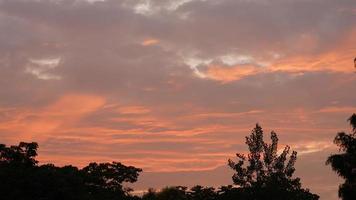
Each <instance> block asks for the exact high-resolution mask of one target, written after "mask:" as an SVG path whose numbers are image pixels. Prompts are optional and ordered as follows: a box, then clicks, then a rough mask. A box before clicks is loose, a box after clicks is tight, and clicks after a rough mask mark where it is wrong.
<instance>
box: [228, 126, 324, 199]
mask: <svg viewBox="0 0 356 200" xmlns="http://www.w3.org/2000/svg"><path fill="white" fill-rule="evenodd" d="M271 141H272V143H271V144H268V143H266V142H265V141H264V139H263V130H262V127H261V126H259V125H258V124H256V127H255V128H254V129H253V130H252V132H251V134H250V136H248V137H246V144H247V145H248V149H249V153H248V154H247V155H243V154H240V153H237V154H236V156H237V161H232V160H229V162H228V164H229V166H230V167H231V168H232V169H233V170H234V171H235V174H234V175H233V177H232V179H233V182H234V184H236V185H237V186H239V187H241V188H242V189H240V192H243V193H245V194H246V193H247V195H242V196H245V197H246V198H247V199H266V198H267V199H274V200H276V199H281V200H284V199H290V200H294V199H295V200H297V199H298V200H299V199H303V200H308V199H311V200H314V199H319V197H318V196H317V195H315V194H312V193H310V192H309V190H307V189H302V188H301V183H300V179H299V178H293V173H294V171H295V167H294V164H295V162H296V159H297V152H296V151H292V152H290V147H289V146H285V147H284V149H283V151H282V153H280V154H279V155H278V153H277V152H278V137H277V134H276V133H275V132H272V133H271Z"/></svg>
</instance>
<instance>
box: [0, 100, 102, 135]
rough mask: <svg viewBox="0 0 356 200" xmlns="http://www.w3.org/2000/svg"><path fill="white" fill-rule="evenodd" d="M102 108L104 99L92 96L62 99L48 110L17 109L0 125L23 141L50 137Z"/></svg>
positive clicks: (47, 107) (1, 128) (0, 128)
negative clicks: (58, 130)
mask: <svg viewBox="0 0 356 200" xmlns="http://www.w3.org/2000/svg"><path fill="white" fill-rule="evenodd" d="M104 104H105V99H104V98H102V97H99V96H93V95H65V96H63V97H61V98H60V99H59V100H58V101H56V102H54V103H53V104H50V105H48V106H45V107H42V108H39V109H32V108H18V109H15V110H12V111H11V112H10V113H9V118H8V119H7V120H4V121H2V122H0V130H3V131H4V132H9V133H15V134H17V135H19V137H20V138H21V139H22V140H27V139H29V140H30V139H32V138H37V137H39V136H40V135H48V134H53V133H55V132H56V131H57V129H64V128H65V127H68V126H71V125H72V126H74V124H75V122H77V121H78V120H80V119H81V118H82V117H83V116H85V115H87V114H90V113H92V112H94V111H96V110H97V109H99V108H100V107H101V106H103V105H104Z"/></svg>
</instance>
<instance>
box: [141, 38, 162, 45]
mask: <svg viewBox="0 0 356 200" xmlns="http://www.w3.org/2000/svg"><path fill="white" fill-rule="evenodd" d="M158 43H159V40H157V39H147V40H144V41H143V42H142V43H141V45H142V46H151V45H155V44H158Z"/></svg>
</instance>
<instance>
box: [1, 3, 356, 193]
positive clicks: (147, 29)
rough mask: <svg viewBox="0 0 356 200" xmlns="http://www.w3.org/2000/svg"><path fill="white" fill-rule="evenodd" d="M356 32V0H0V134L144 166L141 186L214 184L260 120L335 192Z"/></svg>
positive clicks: (55, 158)
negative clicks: (335, 158)
mask: <svg viewBox="0 0 356 200" xmlns="http://www.w3.org/2000/svg"><path fill="white" fill-rule="evenodd" d="M355 44H356V4H355V2H354V0H90V1H89V0H0V138H1V141H0V142H1V143H4V144H8V145H10V144H17V143H18V142H20V141H27V142H30V141H36V142H38V143H39V145H40V149H39V157H38V159H39V160H40V161H41V163H49V162H50V163H54V164H56V165H60V166H63V165H68V164H73V165H76V166H79V167H83V166H85V165H87V164H88V163H89V162H92V161H96V162H108V161H120V162H122V163H124V164H126V165H133V166H136V167H140V168H143V170H144V172H143V174H142V176H141V177H140V178H139V181H138V183H136V184H135V188H136V189H137V190H143V189H145V188H148V187H156V188H160V187H163V186H165V185H179V184H184V185H194V184H202V185H210V186H219V185H222V184H232V180H231V176H232V174H233V171H232V170H229V169H228V168H227V166H226V165H227V160H228V159H229V158H234V157H235V154H236V153H237V152H240V153H246V152H247V147H246V145H245V141H244V140H245V136H247V135H249V134H250V131H251V129H252V128H253V127H254V126H255V124H256V123H260V125H261V126H262V127H263V128H264V130H265V139H266V140H267V141H268V139H269V133H270V132H271V131H272V130H274V131H275V132H277V134H278V136H279V144H280V148H283V147H284V145H290V146H291V148H292V149H293V150H296V151H298V161H297V171H296V175H297V176H300V177H301V178H302V183H303V187H308V188H310V189H311V191H312V192H314V193H317V194H319V195H320V196H321V199H322V200H323V199H325V200H335V199H337V189H338V184H339V183H340V182H341V181H342V180H341V179H339V178H338V177H337V175H336V174H335V173H334V172H333V171H332V170H331V168H330V166H325V160H326V158H327V156H328V155H330V154H331V153H337V152H338V149H337V148H336V146H335V145H334V144H333V143H332V141H333V138H334V136H335V135H336V133H337V132H339V131H349V130H350V127H349V125H348V123H347V121H346V120H347V118H348V117H349V116H351V114H352V113H353V112H356V95H355V91H356V73H355V72H356V71H355V68H354V65H353V59H354V57H355V56H356V45H355Z"/></svg>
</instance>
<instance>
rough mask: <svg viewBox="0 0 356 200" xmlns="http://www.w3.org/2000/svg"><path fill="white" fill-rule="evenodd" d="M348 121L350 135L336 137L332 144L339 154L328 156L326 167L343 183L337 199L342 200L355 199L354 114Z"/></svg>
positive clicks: (355, 133) (355, 131) (355, 134)
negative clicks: (342, 179)
mask: <svg viewBox="0 0 356 200" xmlns="http://www.w3.org/2000/svg"><path fill="white" fill-rule="evenodd" d="M348 121H349V122H350V125H351V127H352V130H351V133H349V134H348V133H345V132H340V133H338V134H337V135H336V137H335V139H334V143H335V144H336V145H337V146H338V147H339V151H340V153H339V154H333V155H330V156H329V157H328V159H327V161H326V164H327V165H331V168H332V169H333V170H334V171H335V172H336V173H337V174H338V175H339V176H341V177H342V178H344V179H345V182H344V183H343V184H341V185H340V186H339V197H341V198H342V199H343V200H354V199H356V114H353V115H352V116H351V117H350V118H349V119H348Z"/></svg>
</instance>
